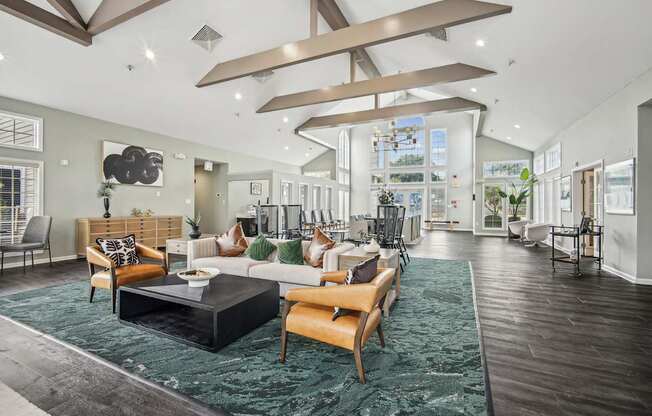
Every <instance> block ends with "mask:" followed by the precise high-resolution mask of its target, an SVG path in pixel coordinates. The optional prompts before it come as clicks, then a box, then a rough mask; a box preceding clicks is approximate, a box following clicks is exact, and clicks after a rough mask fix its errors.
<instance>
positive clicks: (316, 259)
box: [303, 227, 335, 267]
mask: <svg viewBox="0 0 652 416" xmlns="http://www.w3.org/2000/svg"><path fill="white" fill-rule="evenodd" d="M333 246H335V241H333V240H331V239H330V238H329V237H328V236H327V235H326V234H324V232H323V231H322V230H321V229H320V228H319V227H317V228H315V233H314V234H313V235H312V241H311V242H310V246H309V247H308V251H307V252H306V254H304V255H303V259H304V260H305V261H306V263H308V264H309V265H311V266H312V267H322V266H323V265H324V253H325V252H326V251H328V250H330V249H331V248H333Z"/></svg>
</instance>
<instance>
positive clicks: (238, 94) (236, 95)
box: [234, 92, 242, 101]
mask: <svg viewBox="0 0 652 416" xmlns="http://www.w3.org/2000/svg"><path fill="white" fill-rule="evenodd" d="M234 97H235V99H236V100H238V101H240V100H242V94H240V93H239V92H236V93H235V95H234Z"/></svg>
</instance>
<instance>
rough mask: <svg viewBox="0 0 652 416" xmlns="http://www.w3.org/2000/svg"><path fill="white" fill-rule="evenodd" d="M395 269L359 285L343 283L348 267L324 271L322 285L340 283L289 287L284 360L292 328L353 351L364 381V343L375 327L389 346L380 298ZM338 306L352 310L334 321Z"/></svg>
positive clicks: (283, 333)
mask: <svg viewBox="0 0 652 416" xmlns="http://www.w3.org/2000/svg"><path fill="white" fill-rule="evenodd" d="M394 273H395V270H394V269H379V270H378V274H377V275H376V277H375V278H374V280H372V281H371V282H369V283H361V284H355V285H341V283H344V280H345V279H346V271H338V272H330V273H324V274H323V275H322V278H321V280H322V285H324V284H325V283H326V282H331V283H337V284H338V286H327V287H315V288H301V289H292V290H290V291H288V292H287V294H286V295H285V305H284V307H283V319H282V321H281V362H282V363H284V362H285V354H286V351H287V335H288V332H291V333H293V334H297V335H302V336H304V337H307V338H312V339H314V340H317V341H321V342H324V343H326V344H330V345H334V346H337V347H340V348H345V349H347V350H349V351H353V355H354V357H355V365H356V367H357V369H358V376H359V377H360V382H361V383H362V384H364V383H365V374H364V367H363V365H362V355H361V354H362V347H364V345H365V343H366V342H367V340H368V339H369V337H370V336H371V335H372V334H373V332H374V331H377V332H378V337H379V338H380V345H381V346H382V347H383V348H384V347H385V339H384V337H383V330H382V327H381V319H382V312H381V309H380V301H381V299H383V297H384V296H385V295H386V294H387V291H388V290H389V289H390V287H391V286H392V280H393V279H394ZM335 306H337V307H340V308H344V309H347V310H348V311H349V312H348V313H347V314H345V315H342V316H340V317H339V318H337V319H336V320H335V321H333V320H332V316H333V311H334V309H333V308H334V307H335Z"/></svg>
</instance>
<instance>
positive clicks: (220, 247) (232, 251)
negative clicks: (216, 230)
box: [215, 223, 248, 257]
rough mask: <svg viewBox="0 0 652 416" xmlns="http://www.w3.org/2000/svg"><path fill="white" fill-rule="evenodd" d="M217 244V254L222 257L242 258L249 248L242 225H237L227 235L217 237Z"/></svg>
mask: <svg viewBox="0 0 652 416" xmlns="http://www.w3.org/2000/svg"><path fill="white" fill-rule="evenodd" d="M215 242H216V243H217V253H218V255H219V256H221V257H238V256H241V255H242V253H244V252H245V250H247V247H248V244H247V240H246V239H245V236H244V230H243V229H242V224H241V223H237V224H235V225H234V226H233V227H231V229H230V230H229V231H227V232H226V233H225V234H223V235H221V236H219V237H216V238H215Z"/></svg>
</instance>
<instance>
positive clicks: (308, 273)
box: [249, 263, 322, 286]
mask: <svg viewBox="0 0 652 416" xmlns="http://www.w3.org/2000/svg"><path fill="white" fill-rule="evenodd" d="M321 273H322V271H321V269H317V268H314V267H312V266H310V265H303V266H300V265H297V264H281V263H267V264H260V265H255V266H252V267H251V268H250V269H249V277H255V278H257V279H265V280H275V281H277V282H285V283H293V284H297V285H306V286H319V280H320V278H321Z"/></svg>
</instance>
